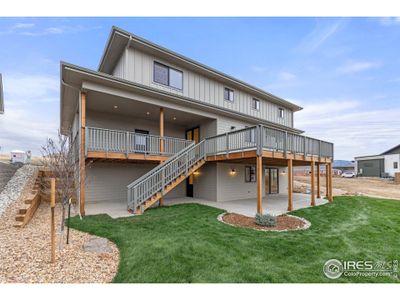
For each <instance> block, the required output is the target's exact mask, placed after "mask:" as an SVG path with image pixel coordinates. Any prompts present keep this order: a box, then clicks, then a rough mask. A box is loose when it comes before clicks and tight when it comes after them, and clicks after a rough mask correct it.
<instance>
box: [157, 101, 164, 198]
mask: <svg viewBox="0 0 400 300" xmlns="http://www.w3.org/2000/svg"><path fill="white" fill-rule="evenodd" d="M163 152H164V108H163V107H160V153H161V154H162V153H163ZM161 163H162V162H161ZM158 204H159V205H160V206H163V205H164V198H163V197H161V198H160V200H159V202H158Z"/></svg>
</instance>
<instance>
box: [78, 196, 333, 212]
mask: <svg viewBox="0 0 400 300" xmlns="http://www.w3.org/2000/svg"><path fill="white" fill-rule="evenodd" d="M310 202H311V196H310V195H308V194H297V193H295V194H293V210H296V209H301V208H306V207H309V206H310ZM180 203H199V204H204V205H208V206H213V207H217V208H220V209H224V210H226V211H228V212H234V213H238V214H242V215H245V216H248V217H254V215H255V214H256V210H257V200H256V199H255V198H253V199H243V200H232V201H224V202H215V201H208V200H203V199H196V198H189V197H185V198H174V199H165V200H164V204H165V205H174V204H180ZM315 203H316V205H322V204H325V203H328V201H327V200H325V199H318V198H317V199H316V200H315ZM263 211H264V213H269V214H272V215H275V216H277V215H282V214H285V213H287V195H281V194H276V195H268V196H266V197H264V199H263ZM97 214H108V215H109V216H110V217H111V218H121V217H129V216H132V214H130V213H128V211H127V204H126V202H112V201H102V202H92V203H90V202H89V203H86V215H97Z"/></svg>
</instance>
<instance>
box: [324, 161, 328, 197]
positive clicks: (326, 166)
mask: <svg viewBox="0 0 400 300" xmlns="http://www.w3.org/2000/svg"><path fill="white" fill-rule="evenodd" d="M325 197H326V199H329V164H328V163H326V164H325Z"/></svg>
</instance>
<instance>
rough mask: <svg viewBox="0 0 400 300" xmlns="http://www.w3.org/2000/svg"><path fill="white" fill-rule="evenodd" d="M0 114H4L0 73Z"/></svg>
mask: <svg viewBox="0 0 400 300" xmlns="http://www.w3.org/2000/svg"><path fill="white" fill-rule="evenodd" d="M0 114H4V94H3V81H2V77H1V73H0Z"/></svg>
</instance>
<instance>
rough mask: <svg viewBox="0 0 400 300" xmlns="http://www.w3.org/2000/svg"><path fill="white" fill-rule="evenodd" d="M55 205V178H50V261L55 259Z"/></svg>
mask: <svg viewBox="0 0 400 300" xmlns="http://www.w3.org/2000/svg"><path fill="white" fill-rule="evenodd" d="M55 207H56V179H55V178H51V179H50V209H51V228H50V234H51V238H50V240H51V241H50V243H51V259H50V261H51V263H54V262H55V261H56V225H55V214H54V209H55Z"/></svg>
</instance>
